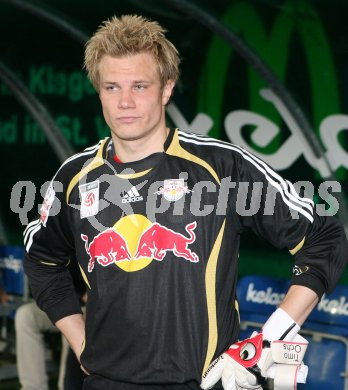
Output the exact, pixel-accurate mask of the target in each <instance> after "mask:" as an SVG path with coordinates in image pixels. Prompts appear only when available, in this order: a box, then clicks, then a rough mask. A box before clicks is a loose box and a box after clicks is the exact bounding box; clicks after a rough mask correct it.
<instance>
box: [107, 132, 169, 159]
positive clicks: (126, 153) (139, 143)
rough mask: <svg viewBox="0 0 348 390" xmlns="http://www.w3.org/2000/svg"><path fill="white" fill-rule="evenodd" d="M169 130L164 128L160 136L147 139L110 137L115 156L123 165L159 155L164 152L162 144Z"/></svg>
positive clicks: (156, 135)
mask: <svg viewBox="0 0 348 390" xmlns="http://www.w3.org/2000/svg"><path fill="white" fill-rule="evenodd" d="M168 133H169V129H168V128H165V130H164V131H163V132H161V133H160V134H155V135H152V136H151V137H148V138H147V139H144V138H142V139H138V140H131V141H130V140H126V141H125V140H122V139H119V138H117V137H115V135H112V141H113V143H114V148H115V155H116V156H117V158H118V159H119V160H120V161H122V162H123V163H127V162H132V161H139V160H142V159H144V158H146V157H147V156H150V155H151V154H153V153H160V152H163V150H164V147H163V145H164V142H165V140H166V139H167V136H168Z"/></svg>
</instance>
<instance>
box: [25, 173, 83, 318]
mask: <svg viewBox="0 0 348 390" xmlns="http://www.w3.org/2000/svg"><path fill="white" fill-rule="evenodd" d="M64 195H65V193H64V191H63V183H62V182H61V181H60V176H59V174H58V175H57V176H56V177H55V180H54V181H52V182H51V184H50V186H49V188H48V190H47V192H46V196H45V199H44V202H43V204H42V206H41V215H40V216H39V217H38V219H36V220H34V221H32V222H31V223H30V224H29V225H28V226H27V228H26V230H25V233H24V242H25V246H26V254H25V258H24V267H25V272H26V274H27V275H28V279H29V285H30V289H31V292H32V294H33V297H34V299H35V300H36V302H37V304H38V306H39V307H40V308H41V309H42V310H43V311H45V312H46V313H47V315H48V317H49V318H50V319H51V321H52V322H53V323H55V322H56V321H57V320H59V319H60V318H63V317H65V316H68V315H71V314H76V313H81V307H80V303H79V300H78V295H77V294H76V289H75V287H74V283H73V278H72V275H71V272H70V271H69V268H71V267H70V262H71V261H75V253H74V244H73V240H72V237H73V235H72V234H71V228H72V227H71V226H70V224H69V221H70V216H69V209H68V207H67V203H66V200H65V199H64Z"/></svg>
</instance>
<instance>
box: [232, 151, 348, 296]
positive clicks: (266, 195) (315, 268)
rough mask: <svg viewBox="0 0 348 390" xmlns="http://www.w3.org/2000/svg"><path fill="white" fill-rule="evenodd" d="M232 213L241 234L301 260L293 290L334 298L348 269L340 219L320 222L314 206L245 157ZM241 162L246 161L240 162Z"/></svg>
mask: <svg viewBox="0 0 348 390" xmlns="http://www.w3.org/2000/svg"><path fill="white" fill-rule="evenodd" d="M241 156H243V158H244V161H243V163H242V162H241V163H240V164H239V167H240V169H239V175H238V185H237V188H236V191H235V193H234V195H233V196H232V205H233V206H232V207H233V208H234V210H233V211H235V213H234V215H235V216H236V219H237V221H238V224H239V226H240V229H241V231H243V230H244V229H247V228H250V229H251V230H253V231H254V232H255V233H256V234H257V235H258V236H261V237H262V238H265V239H266V240H267V241H268V242H270V243H271V244H272V245H274V246H275V247H278V248H286V249H288V250H289V251H290V253H291V254H292V255H294V257H295V263H294V268H293V276H292V284H297V285H303V286H306V287H309V288H311V289H312V290H314V291H315V292H316V293H317V295H318V296H319V297H321V296H322V295H323V293H324V292H331V291H332V290H333V288H334V287H335V285H336V284H337V282H338V281H339V278H340V276H341V275H342V272H343V270H344V268H345V266H346V263H347V253H348V246H347V240H346V237H345V233H344V229H343V227H342V226H341V224H339V223H338V221H337V219H336V217H333V216H326V217H322V216H319V215H318V214H317V213H316V211H315V208H314V204H313V202H312V200H310V199H308V198H303V197H300V196H299V195H298V194H297V193H296V191H295V189H294V187H293V185H292V184H291V183H290V182H288V181H286V180H284V179H283V178H282V177H281V176H280V175H278V174H277V173H276V172H274V171H273V170H272V169H271V168H270V167H269V166H268V165H267V164H265V163H264V162H262V161H261V160H259V159H257V158H256V157H255V156H253V155H251V154H250V153H248V152H246V151H243V153H242V154H241ZM239 157H240V156H239Z"/></svg>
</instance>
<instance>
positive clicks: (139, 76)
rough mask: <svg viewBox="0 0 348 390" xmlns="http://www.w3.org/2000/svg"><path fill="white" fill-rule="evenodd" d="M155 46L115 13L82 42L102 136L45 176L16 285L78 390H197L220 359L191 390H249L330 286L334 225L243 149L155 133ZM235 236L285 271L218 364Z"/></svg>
mask: <svg viewBox="0 0 348 390" xmlns="http://www.w3.org/2000/svg"><path fill="white" fill-rule="evenodd" d="M164 32H165V31H164V30H163V28H162V27H161V26H160V25H159V24H158V23H156V22H153V21H149V20H147V19H145V18H143V17H140V16H130V15H127V16H123V17H121V18H116V17H114V18H112V19H111V20H109V21H106V22H105V23H104V24H103V25H102V26H101V27H100V28H99V30H98V31H97V32H96V33H95V34H94V36H93V37H92V38H91V39H90V40H89V42H88V43H87V46H86V52H85V67H86V69H87V72H88V75H89V77H90V79H91V81H92V83H93V85H94V87H95V88H96V90H97V91H98V93H99V96H100V100H101V104H102V108H103V114H104V117H105V120H106V122H107V124H108V125H109V127H110V129H111V137H110V138H106V139H104V140H102V141H100V142H99V143H98V144H97V145H95V146H92V147H90V148H87V149H86V150H85V151H83V152H82V153H79V154H77V155H74V156H72V157H71V158H69V159H68V160H67V161H66V162H65V163H64V164H63V165H62V167H61V168H60V169H59V170H58V172H57V174H56V175H55V177H54V179H53V181H52V184H51V186H50V187H49V190H48V194H47V195H46V197H45V199H46V203H45V204H44V206H43V207H42V210H43V211H42V213H41V217H40V218H39V219H37V220H35V221H33V222H31V223H30V224H29V225H28V227H27V229H26V231H25V245H26V250H27V255H26V261H25V267H26V272H27V274H28V277H29V281H30V285H31V289H32V292H33V295H34V296H35V298H36V300H37V303H38V305H39V306H40V307H41V308H42V309H43V310H45V311H46V312H47V314H48V316H49V317H50V319H51V320H52V322H53V323H55V324H56V326H57V327H58V328H59V329H60V330H61V331H62V332H63V333H64V335H65V336H66V338H67V339H68V341H69V343H70V345H71V347H72V349H73V350H74V351H75V353H76V356H77V357H78V358H79V359H80V361H81V366H82V368H83V369H84V370H85V372H86V373H89V376H88V377H87V379H86V380H85V384H84V388H85V389H98V390H101V389H141V388H147V389H164V388H165V389H173V390H174V389H179V388H180V389H181V388H182V389H185V388H186V389H198V388H199V387H200V383H201V380H202V375H203V373H204V372H205V371H206V370H207V369H208V367H209V365H210V364H211V362H212V361H214V359H215V358H217V357H219V356H220V355H221V354H223V355H221V356H220V358H219V359H218V360H217V361H215V362H213V364H212V365H211V366H210V367H209V369H208V371H207V373H206V374H204V375H203V378H204V380H203V382H202V387H203V388H210V387H212V386H214V384H215V382H217V381H218V380H219V379H220V378H221V377H222V379H223V386H224V388H225V389H227V388H229V389H233V388H234V386H235V383H236V384H237V385H238V386H239V388H254V389H256V388H260V380H261V379H262V378H261V377H267V376H276V374H274V372H275V371H277V369H278V368H280V365H279V364H278V363H285V364H283V365H282V367H283V366H285V368H287V367H291V366H290V364H289V363H293V362H288V361H286V362H282V361H281V359H280V360H278V359H275V360H274V359H272V358H271V355H270V351H271V349H272V348H273V344H271V343H270V342H272V341H273V340H280V339H282V340H283V339H284V340H287V341H288V342H293V343H297V345H298V346H300V347H301V345H303V344H301V342H299V341H298V336H297V332H298V330H299V329H300V325H301V324H302V323H303V322H304V320H305V319H306V317H307V316H308V314H309V313H310V312H311V310H312V309H313V307H314V306H315V305H316V303H317V302H318V299H319V298H320V297H321V295H322V294H323V293H324V292H326V291H331V290H332V289H333V288H334V286H335V284H336V283H337V281H338V279H339V278H340V276H341V274H342V271H343V269H344V267H345V265H346V262H347V253H348V251H347V249H348V248H347V242H346V239H345V236H344V232H343V230H342V228H341V226H339V224H338V223H337V222H336V221H335V219H334V218H322V217H319V216H318V215H316V214H315V213H314V211H313V203H312V202H311V201H310V200H308V199H303V198H300V197H299V196H298V195H297V194H296V193H295V192H294V190H293V188H292V186H291V185H290V184H289V183H288V182H286V181H284V180H283V179H282V178H281V177H280V176H279V175H278V174H277V173H275V172H274V171H273V170H272V169H271V168H269V167H268V166H267V165H266V164H265V163H264V162H262V161H260V160H259V159H257V158H256V157H254V156H252V155H251V154H250V153H248V152H247V151H245V150H243V149H241V148H240V147H238V146H235V145H231V144H229V143H226V142H221V141H218V140H214V139H210V138H208V137H203V136H199V135H195V134H189V133H184V132H182V131H180V130H178V129H169V128H167V127H166V123H165V106H166V104H167V103H168V101H169V99H170V97H171V95H172V92H173V88H174V86H175V83H176V81H177V79H178V77H179V69H178V68H179V62H180V61H179V56H178V53H177V50H176V49H175V47H174V46H173V45H172V44H171V43H170V42H169V41H168V40H167V39H166V38H165V36H164ZM255 182H257V183H258V184H261V185H258V186H257V188H258V190H257V191H256V192H255V191H253V196H255V195H256V196H260V202H259V206H260V207H258V209H257V210H255V212H254V213H253V215H249V216H247V215H245V214H246V213H243V210H241V209H240V207H239V201H238V199H239V198H238V196H240V195H242V196H243V195H244V194H245V195H248V196H249V197H250V193H249V192H248V189H247V187H246V186H245V183H249V184H250V185H251V186H252V185H253V183H255ZM57 183H59V185H58V184H57ZM243 183H244V184H243ZM238 194H239V195H238ZM267 205H271V206H272V207H268V206H267ZM249 228H250V229H252V230H254V231H255V232H256V233H257V234H258V235H260V236H262V237H264V238H265V239H266V240H268V241H269V242H271V243H272V244H273V245H275V246H277V247H283V248H286V249H288V250H289V251H290V252H291V253H292V254H294V256H295V264H296V270H297V272H296V273H295V274H294V276H293V278H292V285H291V287H290V289H289V292H288V294H287V295H286V297H285V299H284V301H283V303H282V304H281V306H280V308H279V309H277V310H276V312H275V313H274V314H273V315H272V316H271V318H270V319H269V321H268V322H267V323H266V325H265V326H264V328H263V333H262V334H260V335H259V336H258V339H255V338H253V339H251V340H248V341H247V342H245V343H244V344H243V345H237V346H233V348H231V349H230V350H229V352H231V351H233V350H234V349H236V348H242V351H241V353H239V354H238V356H237V355H236V356H234V357H233V353H230V354H227V353H224V352H225V351H226V350H227V349H228V348H229V346H230V345H231V344H233V343H235V342H236V341H237V340H238V334H239V318H238V306H237V303H236V294H235V288H236V282H237V275H238V248H239V239H240V235H241V233H242V232H243V231H244V230H245V229H249ZM75 255H76V258H77V260H78V264H79V267H80V270H81V273H82V275H83V277H84V280H85V283H86V285H87V286H88V302H87V310H86V322H85V321H84V319H83V317H82V314H81V312H80V307H79V304H78V302H77V300H76V298H75V295H74V294H73V285H72V282H71V278H70V276H69V274H68V272H67V270H66V266H67V264H68V263H69V261H71V260H70V259H72V258H74V256H75ZM260 337H261V341H263V342H262V343H261V344H260V342H259V341H260ZM300 341H301V340H300ZM302 341H303V340H302ZM303 343H304V341H303ZM250 346H252V347H254V349H255V350H254V352H253V353H251V352H250V351H249V355H247V354H245V351H246V350H247V349H248V348H249V347H250ZM230 356H232V358H231V357H230ZM250 361H251V362H252V365H250ZM300 363H301V360H300V361H298V362H297V365H296V370H298V368H299V367H298V365H299V364H300ZM251 366H252V370H251V371H250V370H249V369H247V368H250V367H251ZM303 368H304V367H303V366H300V370H299V371H301V369H302V371H304V370H303ZM272 370H273V373H272ZM290 371H291V372H292V371H293V370H292V369H291V368H289V372H290ZM258 372H259V373H260V375H259V374H258ZM293 375H295V374H291V375H290V376H292V382H293V381H294V377H293ZM303 375H304V376H305V374H303ZM295 379H296V380H297V378H295Z"/></svg>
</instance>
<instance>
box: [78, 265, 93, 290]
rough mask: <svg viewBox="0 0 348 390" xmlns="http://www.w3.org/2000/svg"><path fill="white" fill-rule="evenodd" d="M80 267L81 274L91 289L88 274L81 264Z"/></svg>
mask: <svg viewBox="0 0 348 390" xmlns="http://www.w3.org/2000/svg"><path fill="white" fill-rule="evenodd" d="M79 268H80V271H81V275H82V277H83V280H84V281H85V283H86V284H87V286H88V287H89V289H91V285H90V284H89V281H88V279H87V276H86V274H85V271H84V270H83V269H82V267H81V266H80V264H79Z"/></svg>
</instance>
